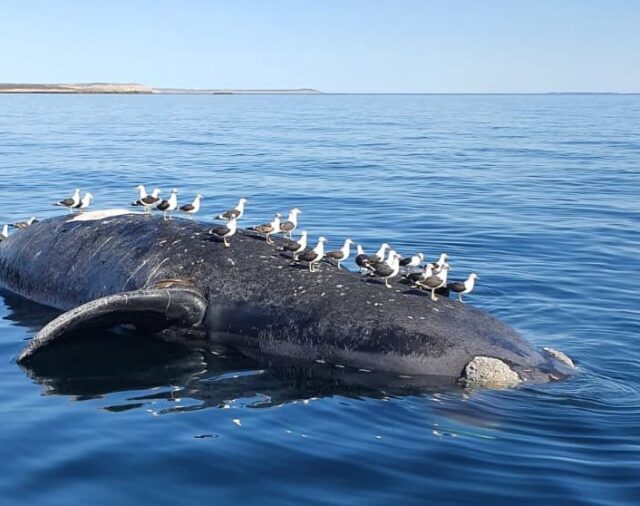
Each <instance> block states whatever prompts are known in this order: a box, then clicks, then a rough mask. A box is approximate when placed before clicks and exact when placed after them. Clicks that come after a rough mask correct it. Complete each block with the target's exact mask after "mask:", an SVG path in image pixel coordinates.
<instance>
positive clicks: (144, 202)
mask: <svg viewBox="0 0 640 506" xmlns="http://www.w3.org/2000/svg"><path fill="white" fill-rule="evenodd" d="M136 190H139V191H140V198H139V199H138V200H136V201H135V202H132V203H131V205H132V206H142V207H144V212H145V213H149V212H151V207H152V206H153V205H154V204H157V203H158V202H159V201H160V200H161V199H160V193H161V191H162V190H160V188H154V189H153V191H152V192H151V195H147V192H146V191H145V189H144V186H143V185H138V186H136Z"/></svg>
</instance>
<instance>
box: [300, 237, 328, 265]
mask: <svg viewBox="0 0 640 506" xmlns="http://www.w3.org/2000/svg"><path fill="white" fill-rule="evenodd" d="M326 242H327V239H326V238H324V237H319V238H318V244H317V245H316V247H315V248H313V249H307V250H305V251H303V252H302V253H301V254H300V257H299V258H300V260H303V261H305V262H308V264H309V272H315V271H316V268H315V264H317V263H318V262H319V261H320V260H322V258H323V257H324V243H326Z"/></svg>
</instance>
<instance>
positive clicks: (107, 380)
mask: <svg viewBox="0 0 640 506" xmlns="http://www.w3.org/2000/svg"><path fill="white" fill-rule="evenodd" d="M4 296H5V303H6V305H7V308H8V309H9V312H8V313H7V315H6V317H5V318H6V319H8V320H11V321H14V322H16V323H18V324H20V325H22V326H25V327H28V328H30V329H38V328H41V327H42V325H44V324H45V323H46V322H47V321H48V320H50V319H51V318H52V317H54V316H55V315H56V314H57V313H56V312H54V311H52V310H50V309H48V308H45V307H43V306H39V305H37V304H33V303H32V302H30V301H28V300H26V299H23V298H21V297H19V296H16V295H11V294H7V293H6V292H5V293H4ZM88 332H91V336H90V337H89V338H83V339H74V340H69V341H66V342H60V343H57V344H56V346H52V347H49V348H45V349H43V350H41V352H40V353H38V354H37V355H35V356H34V358H33V359H32V360H30V362H29V364H28V365H24V366H22V367H23V369H24V370H25V372H26V373H27V374H28V375H29V376H30V377H31V378H32V379H33V380H34V381H36V382H37V383H39V384H41V385H42V386H43V393H45V394H46V395H68V396H72V397H74V398H76V399H77V400H87V399H93V398H99V397H102V396H108V395H109V394H111V393H114V392H124V391H140V390H154V389H158V391H153V392H152V393H150V394H145V395H141V396H135V397H132V398H130V399H127V403H126V404H119V405H116V406H107V407H106V409H109V410H111V411H114V412H117V411H125V410H128V409H134V408H141V407H144V406H146V405H147V404H149V403H150V402H151V401H157V400H160V399H162V400H167V401H171V400H174V399H176V398H180V399H189V403H188V406H187V405H185V404H184V403H183V404H181V405H179V406H173V407H168V408H166V409H163V410H162V411H161V412H162V413H168V412H174V411H185V410H197V409H204V408H210V407H217V408H225V407H226V406H228V404H229V403H230V402H237V401H238V400H242V404H243V405H244V406H247V407H253V408H260V407H272V406H276V405H279V404H284V403H288V402H294V401H304V400H308V399H313V398H321V397H331V396H336V395H339V396H343V397H347V398H362V397H368V398H376V399H379V398H388V397H390V396H406V395H418V394H420V393H426V392H432V391H447V390H450V391H457V388H456V385H455V382H454V380H452V379H451V378H449V377H443V378H439V377H433V376H431V377H429V376H426V377H409V376H399V375H397V374H388V373H383V372H379V371H364V370H358V369H352V368H349V367H343V366H340V367H338V366H334V365H331V364H326V363H307V362H305V363H300V362H295V361H291V360H288V359H285V358H276V357H271V356H256V355H255V354H254V353H252V354H251V355H250V356H248V355H245V354H242V353H240V352H238V351H237V350H233V349H228V348H225V347H221V346H219V345H210V346H204V347H199V348H196V349H194V348H186V347H184V346H180V345H177V344H172V343H167V342H163V341H160V340H157V339H153V338H151V337H143V336H139V335H136V334H134V333H132V332H130V331H126V330H122V331H118V332H116V331H102V330H92V331H88ZM166 385H171V387H170V388H169V389H168V390H167V389H163V388H162V387H163V386H166Z"/></svg>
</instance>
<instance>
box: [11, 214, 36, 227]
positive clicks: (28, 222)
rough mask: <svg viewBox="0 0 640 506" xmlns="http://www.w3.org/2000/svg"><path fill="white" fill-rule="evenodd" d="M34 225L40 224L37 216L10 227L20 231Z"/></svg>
mask: <svg viewBox="0 0 640 506" xmlns="http://www.w3.org/2000/svg"><path fill="white" fill-rule="evenodd" d="M34 223H38V220H36V217H35V216H32V217H31V218H29V219H28V220H27V221H19V222H17V223H14V224H13V225H9V226H10V227H13V228H18V229H21V230H22V229H25V228H27V227H30V226H31V225H33V224H34Z"/></svg>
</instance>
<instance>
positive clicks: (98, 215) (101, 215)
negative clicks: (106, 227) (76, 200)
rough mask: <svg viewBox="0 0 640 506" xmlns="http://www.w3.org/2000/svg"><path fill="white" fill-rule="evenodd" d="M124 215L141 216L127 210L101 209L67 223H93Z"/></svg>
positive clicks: (80, 215) (76, 216) (83, 214)
mask: <svg viewBox="0 0 640 506" xmlns="http://www.w3.org/2000/svg"><path fill="white" fill-rule="evenodd" d="M125 214H143V213H140V212H133V211H129V210H127V209H103V210H101V211H89V212H85V213H80V214H77V215H75V216H74V217H73V218H71V219H70V220H69V221H95V220H104V219H105V218H113V217H114V216H124V215H125Z"/></svg>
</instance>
